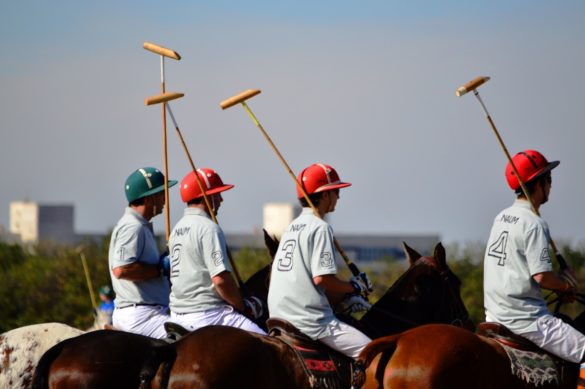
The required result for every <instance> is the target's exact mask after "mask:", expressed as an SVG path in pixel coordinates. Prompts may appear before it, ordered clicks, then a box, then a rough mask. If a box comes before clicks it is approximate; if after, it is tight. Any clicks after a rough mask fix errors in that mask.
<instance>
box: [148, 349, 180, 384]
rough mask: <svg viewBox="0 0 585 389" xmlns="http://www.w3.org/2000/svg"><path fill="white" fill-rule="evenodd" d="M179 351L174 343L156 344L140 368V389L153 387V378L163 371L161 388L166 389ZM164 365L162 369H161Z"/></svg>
mask: <svg viewBox="0 0 585 389" xmlns="http://www.w3.org/2000/svg"><path fill="white" fill-rule="evenodd" d="M176 357H177V353H176V351H175V348H174V347H173V344H168V345H164V346H155V347H153V349H152V351H151V352H150V354H149V355H148V357H147V359H146V361H145V362H144V364H143V365H142V369H140V389H143V388H144V389H146V388H150V387H151V383H152V380H153V379H154V378H155V376H156V375H157V374H158V372H159V371H161V376H160V377H159V379H160V381H159V386H158V387H159V388H161V389H166V388H167V386H168V383H169V374H170V372H171V367H172V366H173V362H174V361H175V358H176ZM161 365H162V369H161Z"/></svg>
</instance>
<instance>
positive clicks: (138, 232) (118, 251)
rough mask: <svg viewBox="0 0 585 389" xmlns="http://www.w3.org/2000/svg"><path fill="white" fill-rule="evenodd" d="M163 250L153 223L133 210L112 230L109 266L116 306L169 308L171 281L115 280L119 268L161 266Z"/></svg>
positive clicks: (162, 278)
mask: <svg viewBox="0 0 585 389" xmlns="http://www.w3.org/2000/svg"><path fill="white" fill-rule="evenodd" d="M159 256H160V254H159V251H158V246H157V243H156V239H155V237H154V234H153V232H152V224H151V223H149V222H148V221H147V220H146V219H145V218H144V217H143V216H142V215H141V214H139V213H138V212H136V211H135V210H133V209H132V208H130V207H127V208H126V211H125V213H124V216H122V218H121V219H120V220H119V221H118V224H116V227H114V230H113V231H112V238H111V240H110V251H109V256H108V260H109V266H110V277H111V279H112V285H113V287H114V291H115V292H116V300H115V303H116V307H117V308H124V307H128V306H130V305H134V304H149V305H157V304H158V305H162V306H165V307H166V306H168V304H169V282H168V281H167V279H166V277H163V276H160V277H155V278H151V279H148V280H143V281H130V280H123V279H118V278H116V277H114V275H113V273H112V270H113V269H114V268H116V267H120V266H124V265H128V264H131V263H134V262H140V263H143V264H146V265H158V261H159Z"/></svg>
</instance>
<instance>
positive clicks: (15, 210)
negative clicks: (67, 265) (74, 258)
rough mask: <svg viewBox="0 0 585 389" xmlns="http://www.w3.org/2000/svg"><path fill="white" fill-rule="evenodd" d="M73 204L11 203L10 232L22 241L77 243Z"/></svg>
mask: <svg viewBox="0 0 585 389" xmlns="http://www.w3.org/2000/svg"><path fill="white" fill-rule="evenodd" d="M73 219H74V207H73V205H40V204H38V203H36V202H33V201H15V202H12V203H10V232H11V233H12V234H16V235H20V240H21V241H22V243H36V242H39V241H45V240H51V241H54V242H59V243H71V244H72V243H75V242H76V241H77V240H78V239H77V236H76V235H75V231H74V228H73Z"/></svg>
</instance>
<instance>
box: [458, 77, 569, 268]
mask: <svg viewBox="0 0 585 389" xmlns="http://www.w3.org/2000/svg"><path fill="white" fill-rule="evenodd" d="M489 79H490V78H489V77H482V76H480V77H476V78H474V79H473V80H471V81H469V82H468V83H467V84H465V85H463V86H461V87H459V88H457V90H456V91H455V95H456V96H458V97H460V96H463V95H464V94H466V93H468V92H471V91H473V94H474V95H475V97H476V98H477V101H479V104H480V105H481V108H482V109H483V112H484V113H485V116H486V118H487V120H488V122H489V123H490V126H491V127H492V130H493V131H494V134H495V135H496V138H497V139H498V142H499V143H500V146H502V150H504V154H506V158H507V159H508V162H509V163H510V166H512V170H513V171H514V174H515V175H516V177H517V178H518V182H519V183H520V187H521V188H522V192H523V193H524V196H526V199H527V200H528V202H529V203H530V206H531V207H532V211H533V212H534V213H535V214H536V215H538V216H540V212H538V209H537V208H536V207H535V206H534V203H533V202H532V198H531V197H530V193H529V192H528V189H527V188H526V185H525V183H524V181H523V180H522V177H521V176H520V174H518V170H517V169H516V165H515V164H514V161H513V160H512V157H511V156H510V153H509V152H508V148H507V147H506V145H505V144H504V141H503V140H502V138H501V137H500V133H499V132H498V130H497V128H496V125H495V124H494V121H493V120H492V117H491V116H490V114H489V112H488V110H487V108H486V106H485V104H484V103H483V101H482V99H481V97H480V96H479V92H478V91H477V88H479V87H480V86H481V85H483V84H485V83H486V82H488V81H489ZM549 239H550V245H551V248H552V253H551V255H552V257H553V258H555V260H556V261H557V262H558V264H559V266H560V268H561V269H566V268H567V267H568V266H567V263H566V262H565V260H564V259H563V257H561V256H559V255H557V246H556V244H555V242H554V241H553V239H552V238H549Z"/></svg>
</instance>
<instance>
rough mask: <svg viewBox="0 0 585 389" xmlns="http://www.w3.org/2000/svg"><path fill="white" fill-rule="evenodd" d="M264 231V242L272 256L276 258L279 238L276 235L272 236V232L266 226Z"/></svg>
mask: <svg viewBox="0 0 585 389" xmlns="http://www.w3.org/2000/svg"><path fill="white" fill-rule="evenodd" d="M262 231H263V232H264V244H265V245H266V248H267V249H268V253H269V254H270V258H272V259H274V256H275V255H276V251H277V250H278V239H276V236H270V234H269V233H268V232H267V231H266V230H265V229H264V228H263V229H262Z"/></svg>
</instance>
